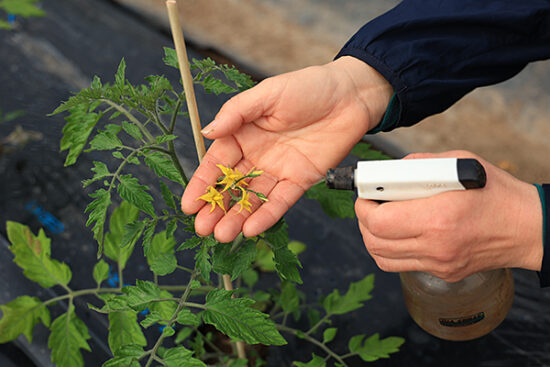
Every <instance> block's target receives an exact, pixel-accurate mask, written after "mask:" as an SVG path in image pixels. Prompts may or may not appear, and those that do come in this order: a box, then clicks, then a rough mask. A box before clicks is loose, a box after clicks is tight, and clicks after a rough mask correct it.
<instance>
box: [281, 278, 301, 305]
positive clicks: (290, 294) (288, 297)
mask: <svg viewBox="0 0 550 367" xmlns="http://www.w3.org/2000/svg"><path fill="white" fill-rule="evenodd" d="M279 303H280V305H281V308H282V309H283V311H284V312H285V313H292V312H294V311H297V310H298V309H299V307H300V295H299V293H298V290H297V289H296V286H295V285H294V284H293V283H291V282H289V281H284V282H283V283H282V284H281V296H280V297H279Z"/></svg>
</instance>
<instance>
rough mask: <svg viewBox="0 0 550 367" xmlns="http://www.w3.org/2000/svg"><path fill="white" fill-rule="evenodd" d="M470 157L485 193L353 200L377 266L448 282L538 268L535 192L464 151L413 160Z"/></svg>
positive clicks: (539, 237)
mask: <svg viewBox="0 0 550 367" xmlns="http://www.w3.org/2000/svg"><path fill="white" fill-rule="evenodd" d="M446 157H456V158H476V159H477V160H478V161H479V162H480V163H481V164H482V165H483V166H484V167H485V170H486V173H487V184H486V186H485V188H483V189H476V190H467V191H452V192H446V193H442V194H438V195H435V196H432V197H429V198H425V199H417V200H409V201H400V202H397V201H396V202H386V203H382V204H378V203H376V202H373V201H370V200H364V199H358V200H357V201H356V203H355V211H356V213H357V218H358V220H359V229H360V230H361V233H362V235H363V240H364V242H365V246H366V248H367V250H368V252H369V253H370V255H371V256H372V257H373V259H374V260H375V261H376V264H377V265H378V266H379V267H380V269H382V270H384V271H390V272H406V271H424V272H428V273H431V274H433V275H435V276H436V277H438V278H441V279H443V280H446V281H450V282H455V281H459V280H461V279H463V278H465V277H467V276H468V275H470V274H473V273H477V272H479V271H484V270H490V269H497V268H514V267H519V268H524V269H529V270H540V268H541V263H542V253H543V245H542V225H543V224H542V209H541V204H540V199H539V196H538V192H537V189H536V188H535V187H534V186H533V185H530V184H527V183H525V182H522V181H520V180H518V179H516V178H514V177H513V176H511V175H510V174H508V173H507V172H505V171H503V170H501V169H499V168H497V167H495V166H493V165H492V164H490V163H488V162H487V161H485V160H483V159H481V158H479V157H477V156H475V155H474V154H472V153H469V152H464V151H453V152H446V153H441V154H411V155H409V156H407V157H406V158H405V159H415V158H446Z"/></svg>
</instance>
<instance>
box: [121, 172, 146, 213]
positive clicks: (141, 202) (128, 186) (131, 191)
mask: <svg viewBox="0 0 550 367" xmlns="http://www.w3.org/2000/svg"><path fill="white" fill-rule="evenodd" d="M119 181H120V183H119V185H118V187H117V191H118V194H119V195H120V197H121V198H123V199H124V200H126V201H128V202H130V203H131V204H133V205H134V206H136V207H137V208H139V209H141V210H142V211H143V212H145V213H147V214H149V215H150V216H151V217H154V216H155V209H154V208H153V203H152V202H153V198H152V197H151V195H149V194H148V193H147V192H146V191H145V190H149V187H147V186H145V185H140V184H139V181H138V179H137V178H135V177H133V176H132V175H131V174H127V175H122V176H119Z"/></svg>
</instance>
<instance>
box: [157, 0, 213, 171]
mask: <svg viewBox="0 0 550 367" xmlns="http://www.w3.org/2000/svg"><path fill="white" fill-rule="evenodd" d="M166 8H167V9H168V18H169V19H170V29H171V30H172V37H173V39H174V45H175V46H176V54H177V56H178V63H179V66H180V74H181V80H182V82H183V90H184V91H185V100H186V101H187V110H188V112H189V118H190V120H191V127H192V128H193V138H194V139H195V147H196V149H197V155H198V156H199V162H201V161H202V157H204V155H205V154H206V149H205V147H204V139H203V137H202V135H201V120H200V118H199V110H198V109H197V100H196V98H195V90H194V89H193V77H192V76H191V70H190V69H189V61H188V60H187V50H186V49H185V40H184V39H183V32H182V30H181V23H180V18H179V14H178V6H177V4H176V1H175V0H168V1H166Z"/></svg>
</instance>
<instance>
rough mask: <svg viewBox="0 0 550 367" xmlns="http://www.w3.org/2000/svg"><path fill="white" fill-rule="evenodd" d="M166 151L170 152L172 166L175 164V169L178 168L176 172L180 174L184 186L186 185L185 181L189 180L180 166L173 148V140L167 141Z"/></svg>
mask: <svg viewBox="0 0 550 367" xmlns="http://www.w3.org/2000/svg"><path fill="white" fill-rule="evenodd" d="M168 151H169V154H170V158H172V162H173V163H174V166H176V169H177V170H178V172H179V173H180V175H181V178H182V180H183V183H184V186H187V183H188V182H189V180H188V179H187V176H186V175H185V172H184V170H183V167H182V166H181V163H180V160H179V158H178V155H177V154H176V149H175V148H174V141H173V140H170V141H169V142H168Z"/></svg>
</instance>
